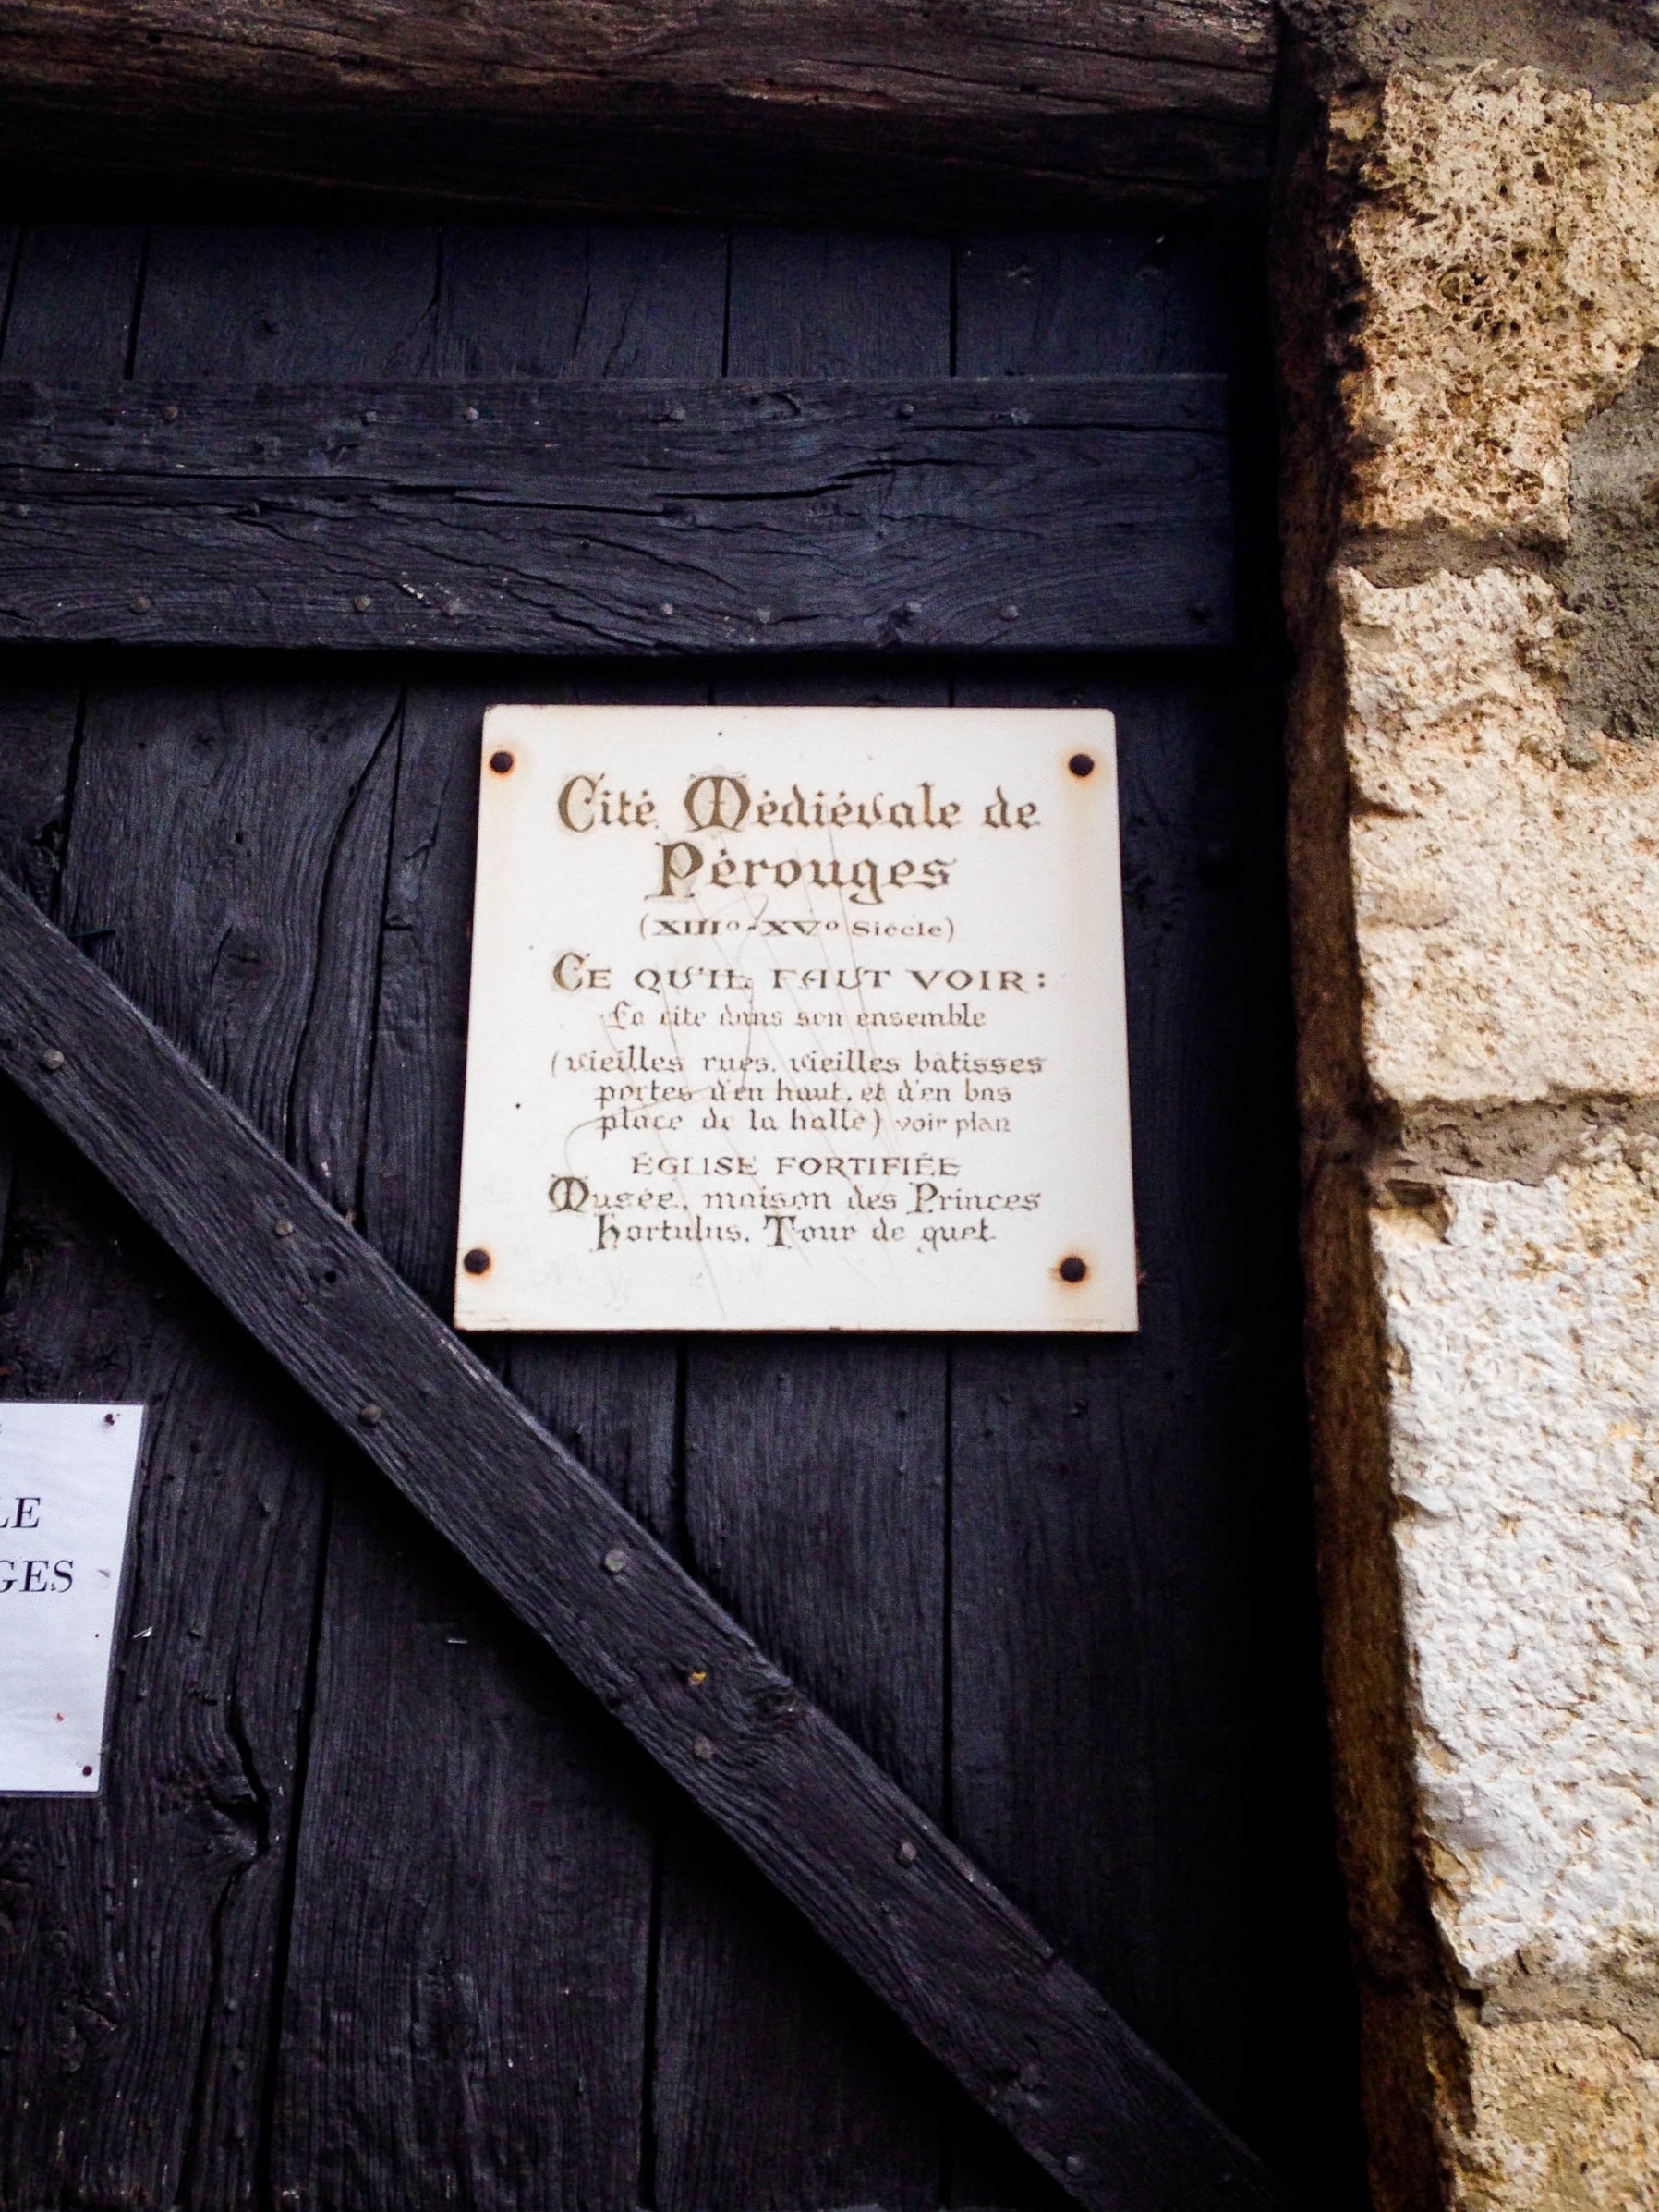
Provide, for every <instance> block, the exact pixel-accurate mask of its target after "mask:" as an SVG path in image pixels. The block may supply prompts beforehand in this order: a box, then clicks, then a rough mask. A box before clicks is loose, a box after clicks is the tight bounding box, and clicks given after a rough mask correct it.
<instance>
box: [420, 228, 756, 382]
mask: <svg viewBox="0 0 1659 2212" xmlns="http://www.w3.org/2000/svg"><path fill="white" fill-rule="evenodd" d="M725 291H726V241H725V238H724V237H723V236H722V235H721V233H720V232H719V231H672V230H632V229H630V230H620V229H619V230H607V229H601V230H552V229H544V228H528V227H527V228H511V229H509V228H505V227H503V226H502V225H491V226H490V227H489V228H466V227H462V228H457V229H454V230H452V231H449V232H447V233H446V234H445V237H444V244H443V277H442V286H441V287H440V296H439V302H438V311H437V316H436V320H435V329H434V338H433V349H432V370H433V373H434V374H436V375H438V376H454V377H463V376H477V377H490V376H501V377H513V376H526V377H542V376H581V377H606V376H709V377H712V376H718V375H719V374H720V372H721V348H722V346H723V343H724V336H725Z"/></svg>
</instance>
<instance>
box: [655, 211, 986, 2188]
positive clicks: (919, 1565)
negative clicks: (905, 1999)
mask: <svg viewBox="0 0 1659 2212" xmlns="http://www.w3.org/2000/svg"><path fill="white" fill-rule="evenodd" d="M950 286H951V267H950V254H949V249H947V248H944V247H941V246H936V245H932V244H928V243H920V244H911V243H906V242H902V241H874V240H870V239H866V238H857V237H845V236H829V237H821V236H812V235H805V236H803V235H798V234H792V233H774V234H764V233H754V232H748V233H740V234H739V235H738V236H737V237H735V238H734V239H733V249H732V276H731V289H730V300H729V310H728V320H727V363H728V367H729V368H730V370H731V371H732V373H733V375H736V376H761V375H780V376H796V377H798V376H814V377H816V376H822V375H827V374H834V375H838V376H845V377H872V376H883V375H900V374H906V373H919V374H932V375H939V374H946V373H948V372H949V369H950V334H951V289H950ZM947 696H948V694H947V691H946V688H945V685H944V682H943V679H942V678H941V677H939V676H938V675H934V674H923V673H921V672H915V673H911V672H908V671H901V670H897V669H895V668H893V667H892V666H891V664H889V665H888V666H887V667H886V668H885V669H871V670H867V671H851V672H850V671H848V670H847V669H846V668H845V667H844V666H838V665H835V664H817V665H813V664H810V663H808V664H805V665H802V664H798V663H792V664H791V665H790V666H789V667H788V668H786V669H777V668H774V669H770V670H768V671H767V672H765V673H761V672H758V671H757V672H752V673H750V674H749V675H747V677H746V679H745V673H744V672H743V671H741V670H735V669H732V668H727V669H724V670H722V671H721V672H720V673H719V675H718V677H717V682H716V687H715V697H716V698H717V699H720V700H721V702H722V703H723V702H726V701H742V702H753V701H757V700H766V699H769V700H773V701H776V702H779V703H786V702H787V703H796V704H801V703H809V702H813V701H817V702H819V703H836V702H841V703H846V704H854V703H862V702H866V701H867V702H880V703H885V704H894V703H904V702H910V703H914V704H918V705H938V704H943V703H944V701H945V699H946V698H947ZM944 1407H945V1393H944V1371H943V1360H942V1356H941V1355H940V1353H939V1349H938V1346H936V1345H931V1344H928V1343H922V1342H917V1341H916V1340H914V1339H911V1340H904V1341H902V1342H900V1343H892V1344H888V1343H864V1342H859V1341H856V1340H853V1339H848V1338H842V1339H836V1340H826V1341H824V1342H816V1341H814V1340H812V1339H810V1338H805V1339H803V1338H800V1337H793V1338H787V1339H772V1340H768V1339H765V1338H733V1339H730V1340H727V1341H724V1342H710V1341H709V1340H708V1339H703V1338H697V1339H694V1340H692V1341H691V1342H690V1343H688V1345H687V1348H686V1374H685V1404H684V1438H685V1444H684V1451H685V1465H684V1486H685V1488H684V1530H685V1547H686V1549H685V1557H686V1561H687V1563H688V1564H690V1565H691V1566H692V1568H693V1570H694V1572H696V1574H697V1575H698V1578H699V1580H701V1581H703V1582H705V1583H706V1584H707V1585H708V1586H709V1587H710V1588H711V1589H712V1590H713V1591H714V1592H715V1594H716V1595H717V1596H718V1597H719V1598H721V1602H722V1603H724V1604H726V1605H728V1606H729V1607H730V1608H731V1609H732V1610H733V1612H734V1613H735V1614H736V1615H737V1617H738V1618H739V1619H740V1620H741V1621H743V1622H744V1623H745V1626H746V1627H747V1628H748V1629H749V1630H750V1632H751V1633H752V1634H754V1635H756V1636H757V1638H758V1640H759V1641H760V1643H761V1644H762V1646H763V1647H765V1648H766V1649H768V1650H769V1651H770V1652H772V1653H773V1654H774V1655H775V1656H776V1657H777V1658H778V1659H779V1660H780V1661H781V1664H782V1665H783V1666H784V1667H786V1668H787V1670H788V1671H789V1672H790V1673H791V1675H792V1676H793V1678H794V1679H795V1680H796V1681H798V1682H799V1683H801V1684H802V1686H803V1687H804V1688H805V1690H806V1691H807V1692H808V1693H809V1694H810V1695H813V1696H814V1697H816V1698H817V1699H818V1700H819V1702H820V1703H821V1704H822V1705H823V1706H824V1707H825V1709H826V1710H827V1711H829V1713H830V1714H831V1715H832V1716H833V1717H834V1719H835V1720H838V1721H839V1722H840V1723H841V1725H842V1727H844V1728H846V1729H848V1730H849V1732H851V1733H852V1734H853V1735H854V1738H855V1739H856V1740H857V1741H858V1742H859V1743H861V1744H863V1745H864V1747H865V1749H866V1750H867V1751H869V1752H871V1753H873V1754H874V1755H875V1756H876V1757H877V1758H878V1759H879V1760H880V1762H881V1763H882V1765H883V1767H884V1768H886V1771H887V1772H888V1773H889V1774H890V1775H891V1776H892V1777H893V1778H894V1779H895V1780H896V1781H899V1783H900V1784H901V1786H902V1787H903V1788H904V1789H906V1790H907V1791H909V1793H911V1794H912V1795H913V1796H914V1798H915V1799H916V1801H917V1803H918V1804H920V1805H924V1806H926V1809H927V1810H928V1811H929V1813H931V1814H933V1815H935V1816H937V1815H938V1811H939V1809H940V1783H941V1777H942V1767H943V1736H944V1727H943V1723H944V1694H943V1682H942V1659H943V1650H944V1642H943V1620H944V1589H943V1572H942V1567H943V1534H944V1516H943V1460H944ZM657 2023H658V2024H657V2036H656V2050H657V2078H656V2107H655V2113H656V2126H657V2171H656V2182H657V2192H658V2203H659V2205H660V2207H661V2208H662V2212H696V2208H697V2207H702V2206H708V2205H745V2206H800V2207H804V2208H807V2212H811V2208H812V2207H817V2206H823V2205H835V2204H882V2205H890V2206H923V2205H926V2206H936V2205H938V2203H939V2202H940V2198H941V2191H940V2182H941V2174H940V2129H941V2121H942V2108H943V2106H944V2105H945V2103H946V2102H947V2097H946V2095H945V2085H944V2084H941V2082H940V2081H939V2080H938V2076H937V2074H936V2072H935V2070H934V2069H933V2067H932V2066H931V2065H929V2064H928V2063H927V2061H926V2060H925V2059H923V2058H922V2057H921V2055H920V2054H919V2053H917V2052H916V2050H915V2048H914V2046H913V2045H911V2044H910V2043H909V2042H908V2039H907V2038H905V2037H904V2036H902V2034H900V2033H899V2032H897V2031H896V2029H895V2027H894V2026H893V2024H891V2022H890V2020H888V2019H887V2018H884V2017H883V2015H882V2013H881V2011H880V2008H879V2007H878V2006H877V2005H876V2004H875V2003H874V2002H873V2000H872V1999H871V1998H870V1996H869V1993H868V1992H867V1991H866V1990H863V1989H861V1988H860V1987H858V1985H857V1984H856V1982H855V1981H854V1979H853V1977H852V1976H851V1975H848V1974H847V1972H846V1970H845V1968H844V1967H843V1966H842V1965H841V1963H840V1962H839V1961H837V1960H835V1959H833V1958H832V1957H831V1956H829V1954H828V1952H827V1951H826V1947H825V1946H824V1945H823V1943H822V1941H821V1940H820V1939H818V1938H817V1937H816V1936H815V1935H814V1934H813V1933H812V1931H811V1930H810V1929H809V1928H808V1927H806V1926H805V1925H804V1924H803V1923H802V1922H801V1921H800V1919H799V1918H798V1917H797V1916H796V1915H795V1914H793V1913H790V1912H789V1911H788V1910H787V1909H786V1908H784V1907H782V1906H781V1904H778V1903H776V1902H768V1901H767V1900H765V1899H764V1898H763V1897H760V1896H757V1884H756V1881H755V1878H754V1874H753V1871H752V1870H751V1869H750V1868H749V1867H748V1866H746V1865H745V1863H744V1861H743V1860H742V1859H741V1857H740V1856H739V1854H738V1853H735V1852H733V1850H732V1849H731V1847H730V1846H729V1845H725V1844H722V1842H721V1840H720V1839H718V1838H716V1837H713V1836H708V1835H703V1834H700V1833H697V1832H696V1831H693V1832H688V1833H687V1832H675V1833H673V1834H672V1835H671V1837H670V1839H669V1841H668V1847H667V1849H666V1851H665V1854H664V1862H663V1882H662V1934H661V1959H660V1969H659V1975H658V2007H657Z"/></svg>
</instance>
